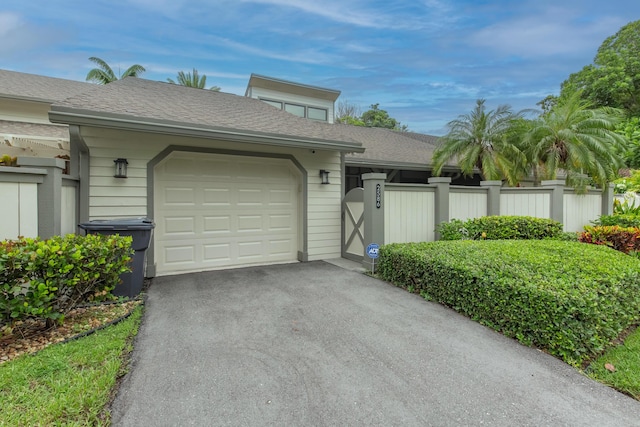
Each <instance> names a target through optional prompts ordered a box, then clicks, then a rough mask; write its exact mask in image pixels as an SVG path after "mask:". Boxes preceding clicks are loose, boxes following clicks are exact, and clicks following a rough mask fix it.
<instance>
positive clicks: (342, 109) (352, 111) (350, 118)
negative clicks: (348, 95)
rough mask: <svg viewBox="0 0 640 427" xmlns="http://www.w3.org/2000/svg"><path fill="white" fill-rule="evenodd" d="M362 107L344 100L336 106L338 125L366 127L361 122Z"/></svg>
mask: <svg viewBox="0 0 640 427" xmlns="http://www.w3.org/2000/svg"><path fill="white" fill-rule="evenodd" d="M360 112H361V111H360V107H359V106H358V105H356V104H354V103H352V102H350V101H347V100H343V101H340V102H338V105H336V120H335V121H336V123H344V124H349V125H356V126H364V122H363V121H362V120H360Z"/></svg>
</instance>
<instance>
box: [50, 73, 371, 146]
mask: <svg viewBox="0 0 640 427" xmlns="http://www.w3.org/2000/svg"><path fill="white" fill-rule="evenodd" d="M49 118H50V119H51V121H53V122H55V123H67V124H79V125H83V124H85V125H95V126H104V127H114V128H121V129H139V130H146V131H151V132H166V133H173V134H177V135H186V136H200V137H205V138H206V137H210V138H221V137H224V136H225V135H226V137H228V138H230V139H235V140H243V141H246V142H254V141H258V139H260V140H261V141H263V142H266V143H268V142H269V141H270V142H272V143H274V144H276V143H278V144H279V143H280V142H283V141H290V142H295V143H296V144H305V143H308V144H309V146H310V147H315V148H321V147H322V148H328V149H337V150H340V151H354V152H358V151H363V148H362V147H361V144H360V143H359V142H358V141H356V140H354V139H351V138H348V137H345V135H344V134H342V133H341V132H340V131H339V129H338V128H337V127H336V126H333V125H332V124H329V123H324V122H318V121H313V120H308V119H303V118H300V117H296V116H294V115H292V114H289V113H287V112H285V111H281V110H279V109H277V108H274V107H272V106H270V105H268V104H266V103H264V102H262V101H259V100H257V99H251V98H246V97H243V96H238V95H232V94H229V93H223V92H215V91H210V90H204V89H197V88H191V87H185V86H180V85H175V84H170V83H164V82H156V81H151V80H144V79H140V78H131V77H130V78H125V79H123V80H118V81H116V82H113V83H109V84H107V85H104V86H100V87H98V88H97V89H94V90H91V91H89V92H85V93H81V94H79V95H76V96H73V97H71V98H68V99H66V100H64V101H62V102H58V103H55V104H54V105H53V106H52V108H51V112H50V113H49Z"/></svg>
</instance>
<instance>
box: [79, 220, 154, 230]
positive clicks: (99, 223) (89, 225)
mask: <svg viewBox="0 0 640 427" xmlns="http://www.w3.org/2000/svg"><path fill="white" fill-rule="evenodd" d="M155 226H156V225H155V223H154V222H153V220H152V219H150V218H145V217H142V218H114V219H94V220H92V221H89V222H83V223H82V224H78V227H80V228H82V229H83V230H89V231H95V230H114V231H118V230H121V231H124V230H151V229H153V228H155Z"/></svg>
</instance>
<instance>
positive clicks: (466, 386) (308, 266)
mask: <svg viewBox="0 0 640 427" xmlns="http://www.w3.org/2000/svg"><path fill="white" fill-rule="evenodd" d="M112 419H113V424H114V425H117V426H141V425H148V426H183V425H198V426H209V425H233V426H261V425H273V426H413V425H416V426H418V425H419V426H430V425H433V426H450V425H451V426H459V425H473V426H476V425H498V426H501V425H505V426H507V425H508V426H524V425H531V426H542V425H553V426H558V425H575V426H588V425H592V426H607V425H611V426H632V425H640V403H639V402H637V401H635V400H632V399H630V398H628V397H626V396H624V395H622V394H620V393H617V392H615V391H614V390H612V389H609V388H607V387H605V386H603V385H601V384H598V383H596V382H594V381H592V380H590V379H588V378H586V377H584V376H582V375H581V374H579V373H578V372H576V371H575V370H574V369H572V368H571V367H569V366H567V365H565V364H563V363H562V362H560V361H558V360H556V359H555V358H553V357H550V356H548V355H546V354H544V353H542V352H540V351H537V350H535V349H532V348H527V347H524V346H522V345H520V344H518V343H517V342H515V341H513V340H511V339H508V338H505V337H503V336H501V335H499V334H497V333H495V332H493V331H491V330H489V329H487V328H484V327H483V326H481V325H479V324H477V323H475V322H473V321H471V320H469V319H467V318H465V317H463V316H460V315H458V314H457V313H455V312H453V311H451V310H448V309H446V308H443V307H441V306H439V305H437V304H434V303H430V302H427V301H424V300H423V299H421V298H420V297H418V296H416V295H412V294H409V293H407V292H405V291H403V290H401V289H397V288H394V287H392V286H390V285H388V284H386V283H384V282H381V281H379V280H376V279H373V278H370V277H368V276H365V275H363V274H360V273H357V272H353V271H348V270H345V269H342V268H339V267H336V266H334V265H330V264H328V263H325V262H312V263H302V264H289V265H278V266H269V267H256V268H246V269H237V270H226V271H216V272H207V273H195V274H186V275H181V276H171V277H160V278H156V279H154V282H153V285H152V286H151V288H150V289H149V292H148V300H147V304H146V313H145V317H144V321H143V324H142V326H141V328H140V332H139V335H138V337H137V338H136V343H135V350H134V352H133V361H132V365H131V370H130V372H129V374H127V376H126V377H125V379H124V381H123V383H122V386H121V388H120V391H119V394H118V396H117V397H116V399H115V401H114V403H113V405H112Z"/></svg>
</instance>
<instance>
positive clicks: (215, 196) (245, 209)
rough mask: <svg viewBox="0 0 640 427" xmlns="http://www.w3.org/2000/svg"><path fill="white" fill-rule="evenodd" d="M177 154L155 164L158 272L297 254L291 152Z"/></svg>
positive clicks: (283, 258) (278, 259) (296, 184)
mask: <svg viewBox="0 0 640 427" xmlns="http://www.w3.org/2000/svg"><path fill="white" fill-rule="evenodd" d="M176 155H178V156H179V157H180V158H181V160H182V161H181V162H174V160H175V159H173V157H170V158H169V159H167V160H166V163H165V164H162V163H161V164H160V165H158V166H157V167H156V169H155V176H154V182H155V185H156V189H155V194H156V196H155V212H156V223H157V227H156V230H155V234H154V236H155V237H154V240H155V244H156V251H155V253H156V258H157V259H156V261H157V264H158V270H157V271H158V274H169V273H173V272H180V271H198V270H205V269H210V268H221V267H232V266H241V265H250V264H262V263H270V262H286V261H295V260H296V259H297V253H298V246H297V245H298V241H299V239H298V206H299V203H298V197H299V191H298V188H299V185H300V184H299V179H298V177H297V174H295V173H294V172H293V169H292V165H291V163H290V162H289V161H288V160H284V159H270V158H246V157H243V156H226V155H214V154H202V153H176ZM190 158H191V159H190ZM168 163H175V164H174V165H173V166H172V167H171V168H167V167H166V166H167V164H168ZM179 165H181V166H179ZM180 167H183V168H184V167H189V168H190V169H191V170H190V171H188V172H184V171H181V170H180ZM167 171H168V172H167ZM169 172H170V173H169ZM174 178H176V179H177V181H176V180H174Z"/></svg>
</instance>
